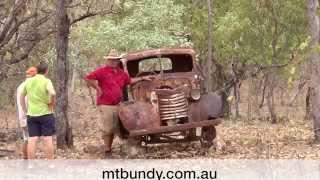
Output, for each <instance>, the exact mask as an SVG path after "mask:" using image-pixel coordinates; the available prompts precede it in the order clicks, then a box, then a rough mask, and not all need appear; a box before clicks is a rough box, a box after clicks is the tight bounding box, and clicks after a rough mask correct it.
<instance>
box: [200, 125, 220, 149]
mask: <svg viewBox="0 0 320 180" xmlns="http://www.w3.org/2000/svg"><path fill="white" fill-rule="evenodd" d="M216 136H217V132H216V127H215V126H208V127H203V128H202V132H201V137H200V143H201V146H202V147H204V148H210V147H211V146H212V145H213V140H214V138H216Z"/></svg>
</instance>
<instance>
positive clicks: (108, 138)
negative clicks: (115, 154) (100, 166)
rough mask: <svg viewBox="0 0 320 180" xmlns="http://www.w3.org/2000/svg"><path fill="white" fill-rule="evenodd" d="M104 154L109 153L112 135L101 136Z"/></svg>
mask: <svg viewBox="0 0 320 180" xmlns="http://www.w3.org/2000/svg"><path fill="white" fill-rule="evenodd" d="M102 138H103V140H104V145H105V152H111V149H112V142H113V138H114V135H113V134H112V135H103V137H102Z"/></svg>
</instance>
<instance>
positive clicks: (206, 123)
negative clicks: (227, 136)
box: [129, 119, 221, 137]
mask: <svg viewBox="0 0 320 180" xmlns="http://www.w3.org/2000/svg"><path fill="white" fill-rule="evenodd" d="M220 123H221V119H214V120H205V121H199V122H192V123H186V124H179V125H176V126H161V127H158V128H148V129H142V130H133V131H130V132H129V137H134V136H143V135H149V134H159V133H169V132H177V131H185V130H188V129H191V128H196V127H206V126H216V125H218V124H220Z"/></svg>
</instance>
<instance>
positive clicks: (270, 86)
mask: <svg viewBox="0 0 320 180" xmlns="http://www.w3.org/2000/svg"><path fill="white" fill-rule="evenodd" d="M267 76H269V77H268V84H267V86H268V94H267V105H268V109H269V112H270V119H271V123H272V124H275V123H277V115H276V112H275V109H274V86H275V77H274V74H273V71H270V72H268V74H267Z"/></svg>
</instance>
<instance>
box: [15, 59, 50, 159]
mask: <svg viewBox="0 0 320 180" xmlns="http://www.w3.org/2000/svg"><path fill="white" fill-rule="evenodd" d="M37 71H38V74H37V75H35V76H34V77H32V78H29V79H28V80H27V81H26V84H25V86H24V88H23V91H22V96H21V98H20V101H21V102H20V103H21V106H22V109H23V111H24V112H27V125H28V133H29V138H28V159H34V158H35V152H36V142H37V140H38V139H39V137H42V139H43V142H44V152H45V155H46V158H47V159H53V158H54V153H53V152H54V148H53V140H52V136H53V135H54V134H55V118H54V115H53V109H54V104H55V95H56V93H55V91H54V88H53V85H52V82H51V80H50V79H48V78H46V77H45V75H46V74H47V73H48V65H47V64H46V63H40V64H39V65H38V66H37ZM25 96H28V100H27V106H28V108H26V105H25Z"/></svg>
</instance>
